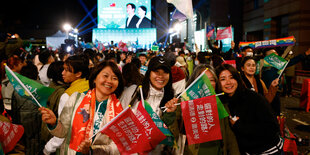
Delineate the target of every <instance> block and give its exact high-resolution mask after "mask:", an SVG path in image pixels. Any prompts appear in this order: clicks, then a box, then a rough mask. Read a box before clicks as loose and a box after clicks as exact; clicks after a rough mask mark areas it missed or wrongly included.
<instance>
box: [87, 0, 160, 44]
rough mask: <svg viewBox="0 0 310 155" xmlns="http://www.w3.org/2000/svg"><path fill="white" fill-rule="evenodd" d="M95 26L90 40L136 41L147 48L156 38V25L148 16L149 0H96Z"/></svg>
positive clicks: (105, 41)
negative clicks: (96, 24) (96, 16)
mask: <svg viewBox="0 0 310 155" xmlns="http://www.w3.org/2000/svg"><path fill="white" fill-rule="evenodd" d="M97 8H98V28H95V29H93V32H92V41H93V42H101V43H111V41H113V42H114V43H118V42H120V41H122V42H124V43H129V44H136V45H138V46H135V47H136V48H144V49H149V48H151V45H152V44H153V43H154V42H156V38H157V36H156V34H157V32H156V28H153V26H152V23H151V20H152V14H151V12H152V11H151V0H142V1H136V0H109V1H106V0H98V7H97Z"/></svg>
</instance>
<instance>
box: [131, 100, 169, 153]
mask: <svg viewBox="0 0 310 155" xmlns="http://www.w3.org/2000/svg"><path fill="white" fill-rule="evenodd" d="M136 116H137V118H138V120H139V121H140V123H141V124H142V125H143V126H144V129H145V130H146V135H147V136H148V139H149V141H150V145H151V147H152V149H154V148H155V147H156V146H157V145H158V144H159V143H160V142H161V141H163V140H164V139H166V136H165V135H164V133H162V132H161V131H160V130H159V129H158V127H157V126H156V124H155V123H154V121H153V120H152V117H158V116H152V117H151V116H150V114H149V113H148V112H147V111H146V109H145V108H144V107H143V105H142V103H141V101H140V102H139V105H138V108H137V112H136Z"/></svg>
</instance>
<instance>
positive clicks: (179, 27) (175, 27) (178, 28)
mask: <svg viewBox="0 0 310 155" xmlns="http://www.w3.org/2000/svg"><path fill="white" fill-rule="evenodd" d="M174 29H175V30H176V31H177V32H180V31H181V29H182V26H181V24H180V23H176V24H175V25H174Z"/></svg>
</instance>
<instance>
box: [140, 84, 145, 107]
mask: <svg viewBox="0 0 310 155" xmlns="http://www.w3.org/2000/svg"><path fill="white" fill-rule="evenodd" d="M139 88H140V95H141V102H142V105H143V107H144V108H145V105H144V98H143V92H142V86H141V85H140V86H139Z"/></svg>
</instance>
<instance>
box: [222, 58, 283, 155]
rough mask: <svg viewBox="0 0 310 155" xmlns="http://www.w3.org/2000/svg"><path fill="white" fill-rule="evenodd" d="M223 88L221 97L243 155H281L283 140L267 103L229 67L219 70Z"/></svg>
mask: <svg viewBox="0 0 310 155" xmlns="http://www.w3.org/2000/svg"><path fill="white" fill-rule="evenodd" d="M217 75H218V78H219V81H220V88H221V89H222V91H224V92H225V95H224V96H223V97H222V98H221V100H222V102H223V103H224V104H228V108H229V111H230V115H231V116H230V118H231V119H230V123H231V125H232V130H233V132H234V133H235V135H236V138H237V141H238V145H239V150H240V152H241V154H275V153H281V152H282V147H283V140H282V139H281V138H280V136H279V134H280V133H279V131H280V130H279V126H278V123H277V120H276V117H275V115H273V113H272V110H271V107H270V105H269V104H267V101H266V100H265V99H264V98H263V97H262V96H261V95H258V94H257V93H255V92H254V91H251V90H249V89H246V88H245V86H244V84H243V81H242V80H241V77H240V75H239V73H238V72H237V70H236V69H235V68H234V67H232V66H230V65H227V64H225V65H221V66H219V67H218V68H217Z"/></svg>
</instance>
